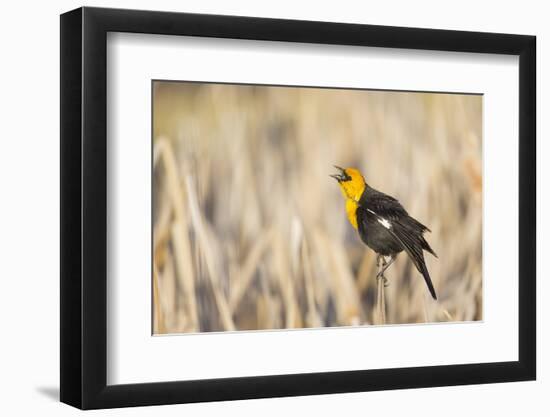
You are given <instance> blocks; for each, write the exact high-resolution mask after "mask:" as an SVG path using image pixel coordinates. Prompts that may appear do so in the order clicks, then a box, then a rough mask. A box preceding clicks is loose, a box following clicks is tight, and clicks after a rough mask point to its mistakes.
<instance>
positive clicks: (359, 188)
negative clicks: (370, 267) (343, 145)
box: [331, 166, 437, 300]
mask: <svg viewBox="0 0 550 417" xmlns="http://www.w3.org/2000/svg"><path fill="white" fill-rule="evenodd" d="M335 168H336V169H338V170H339V171H340V172H339V173H338V174H335V175H331V177H333V178H335V179H336V181H338V184H339V185H340V188H341V190H342V193H343V195H344V197H345V199H346V212H347V215H348V219H349V221H350V223H351V225H352V226H353V227H354V228H355V229H357V230H358V232H359V236H360V237H361V240H362V241H363V242H364V243H365V244H366V245H367V246H368V247H370V248H371V249H372V250H373V251H375V252H376V253H377V254H378V256H379V258H380V257H382V261H383V264H382V265H383V267H382V269H381V270H380V271H379V273H378V275H377V278H381V277H382V276H383V273H384V271H385V270H386V269H387V268H388V267H389V266H390V265H391V264H392V263H393V261H394V260H395V258H396V256H397V254H398V253H399V252H401V251H403V250H405V252H407V254H408V255H409V257H410V258H411V260H412V262H413V264H414V266H415V267H416V269H418V272H420V273H421V274H422V275H423V276H424V279H425V280H426V284H427V285H428V289H429V290H430V293H431V294H432V297H433V298H434V300H437V296H436V294H435V289H434V287H433V284H432V280H431V279H430V274H429V273H428V268H427V267H426V262H425V261H424V250H426V251H428V252H430V253H431V254H432V255H434V256H435V257H437V255H436V254H435V252H434V251H433V249H432V248H431V247H430V245H429V244H428V242H426V240H425V239H424V236H423V234H424V232H426V231H428V232H429V231H430V229H428V228H427V227H426V226H424V225H423V224H422V223H420V222H419V221H417V220H415V219H413V218H412V217H411V216H409V214H408V213H407V211H406V210H405V209H404V208H403V206H402V205H401V204H400V203H399V201H397V200H396V199H395V198H393V197H391V196H389V195H386V194H384V193H382V192H380V191H377V190H375V189H374V188H372V187H370V186H369V185H368V184H367V183H366V182H365V179H364V178H363V175H361V173H360V172H359V170H357V169H355V168H346V169H344V168H340V167H338V166H335ZM385 256H390V258H391V259H390V261H389V262H388V263H386V261H385V258H384V257H385Z"/></svg>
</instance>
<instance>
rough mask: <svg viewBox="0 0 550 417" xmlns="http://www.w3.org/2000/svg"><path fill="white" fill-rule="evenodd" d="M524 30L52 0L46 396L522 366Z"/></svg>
mask: <svg viewBox="0 0 550 417" xmlns="http://www.w3.org/2000/svg"><path fill="white" fill-rule="evenodd" d="M535 103H536V96H535V37H533V36H526V35H509V34H493V33H474V32H459V31H446V30H431V29H416V28H398V27H384V26H371V25H357V24H341V23H328V22H311V21H292V20H277V19H264V18H251V17H237V16H214V15H197V14H185V13H168V12H149V11H135V10H115V9H98V8H81V9H77V10H74V11H71V12H68V13H66V14H63V15H62V16H61V312H60V314H61V400H62V401H63V402H65V403H68V404H71V405H73V406H76V407H79V408H83V409H90V408H109V407H123V406H138V405H154V404H172V403H185V402H198V401H216V400H232V399H246V398H261V397H275V396H295V395H311V394H323V393H339V392H352V391H368V390H386V389H399V388H416V387H433V386H445V385H461V384H479V383H493V382H505V381H521V380H531V379H535V375H536V350H535V345H536V330H535V329H536V317H535V309H536V306H535V299H536V297H535V295H536V288H535V282H536V270H535V253H536V251H535V249H536V238H535V236H536V233H535V231H536V223H535V219H536V208H535V207H536V205H535V201H536V192H535V171H536V166H535V162H536V158H535V155H536V146H535Z"/></svg>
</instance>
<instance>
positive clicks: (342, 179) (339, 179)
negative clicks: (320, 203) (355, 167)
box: [330, 165, 347, 182]
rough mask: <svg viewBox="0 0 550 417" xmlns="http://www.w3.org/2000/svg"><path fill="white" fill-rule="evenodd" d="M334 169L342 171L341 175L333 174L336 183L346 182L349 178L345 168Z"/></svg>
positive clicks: (335, 166)
mask: <svg viewBox="0 0 550 417" xmlns="http://www.w3.org/2000/svg"><path fill="white" fill-rule="evenodd" d="M334 168H336V169H337V170H339V171H340V173H339V174H331V175H330V176H331V177H332V178H334V179H335V180H336V181H338V182H340V181H344V180H345V179H346V178H347V175H346V171H344V168H340V167H339V166H338V165H334Z"/></svg>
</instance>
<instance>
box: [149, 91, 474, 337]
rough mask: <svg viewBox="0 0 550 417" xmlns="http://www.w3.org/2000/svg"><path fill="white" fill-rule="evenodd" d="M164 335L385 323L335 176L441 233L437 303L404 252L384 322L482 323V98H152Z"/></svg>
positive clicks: (157, 287) (158, 94)
mask: <svg viewBox="0 0 550 417" xmlns="http://www.w3.org/2000/svg"><path fill="white" fill-rule="evenodd" d="M153 94H154V97H153V146H154V152H153V154H154V156H153V245H154V249H153V251H154V262H153V302H154V311H153V315H154V320H153V322H154V325H153V326H154V329H153V331H154V333H155V334H161V333H182V332H208V331H225V330H251V329H280V328H300V327H324V326H348V325H367V324H375V323H376V312H375V307H376V306H375V304H376V278H375V275H376V265H375V263H376V256H375V254H374V253H373V252H372V251H371V250H370V249H368V248H367V247H366V246H365V245H364V244H363V243H362V242H361V241H360V239H359V237H358V235H357V232H356V231H355V230H354V229H353V228H352V227H351V226H350V224H349V223H348V221H347V218H346V214H345V210H344V200H343V198H342V196H341V194H340V190H339V188H338V185H337V183H336V181H335V180H334V179H332V178H330V177H329V174H331V173H334V172H335V171H334V169H333V167H332V165H333V164H336V165H340V166H344V167H356V168H359V169H360V170H361V171H362V172H363V174H364V176H365V179H366V180H367V182H368V183H369V184H370V185H371V186H372V187H374V188H377V189H379V190H380V191H383V192H386V193H387V194H390V195H393V196H394V197H396V198H398V199H399V200H400V202H401V203H402V204H403V205H404V206H405V208H406V209H407V210H408V211H409V213H410V214H411V215H412V216H413V217H415V218H417V219H418V220H419V221H421V222H422V223H424V224H426V225H427V226H428V227H429V228H430V229H431V230H432V233H428V234H427V236H426V237H427V240H428V241H429V242H430V244H431V246H432V247H433V248H434V250H435V251H436V252H437V254H438V255H439V259H435V258H433V257H431V255H429V254H426V259H427V263H428V268H429V270H430V273H431V276H432V280H433V282H434V285H435V288H436V291H437V293H438V297H439V300H438V301H434V300H432V299H431V297H430V295H429V292H428V290H427V288H426V285H425V283H424V280H423V278H422V276H421V275H420V274H419V273H418V272H417V271H416V269H415V268H414V266H413V265H412V263H411V262H410V261H409V260H408V257H407V256H406V254H405V253H402V254H400V255H399V256H398V258H397V261H396V262H395V263H394V265H392V267H391V268H390V269H389V270H388V272H387V273H386V277H387V278H388V280H389V286H388V287H387V288H386V311H387V312H386V322H387V323H393V324H396V323H424V322H438V321H464V320H468V321H469V320H480V319H481V318H482V189H481V187H482V177H481V175H482V164H481V150H482V137H481V130H482V97H481V96H478V95H454V94H428V93H407V92H384V91H359V90H341V89H315V88H289V87H264V86H242V85H220V84H201V83H183V82H155V83H154V86H153Z"/></svg>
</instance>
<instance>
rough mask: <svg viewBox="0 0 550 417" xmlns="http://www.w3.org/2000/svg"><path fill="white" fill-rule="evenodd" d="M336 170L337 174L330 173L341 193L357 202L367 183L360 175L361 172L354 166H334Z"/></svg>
mask: <svg viewBox="0 0 550 417" xmlns="http://www.w3.org/2000/svg"><path fill="white" fill-rule="evenodd" d="M334 168H336V169H337V170H338V171H340V172H339V173H338V174H333V175H331V177H332V178H334V179H335V180H336V181H338V185H339V186H340V189H341V190H342V194H343V195H344V197H345V198H346V199H351V200H353V201H355V202H358V201H359V199H360V198H361V195H362V194H363V191H365V187H366V186H367V183H366V182H365V179H364V178H363V175H361V172H360V171H359V170H358V169H356V168H345V169H344V168H340V167H338V166H336V165H335V166H334Z"/></svg>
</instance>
